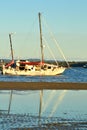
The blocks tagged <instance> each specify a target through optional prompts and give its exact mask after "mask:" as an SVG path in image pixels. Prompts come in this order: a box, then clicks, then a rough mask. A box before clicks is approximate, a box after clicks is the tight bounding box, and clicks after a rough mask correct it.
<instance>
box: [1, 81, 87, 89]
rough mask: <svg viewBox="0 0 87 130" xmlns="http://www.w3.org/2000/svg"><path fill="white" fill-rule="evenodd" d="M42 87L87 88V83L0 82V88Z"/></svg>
mask: <svg viewBox="0 0 87 130" xmlns="http://www.w3.org/2000/svg"><path fill="white" fill-rule="evenodd" d="M43 89H68V90H87V83H66V82H65V83H63V82H60V83H59V82H0V90H43Z"/></svg>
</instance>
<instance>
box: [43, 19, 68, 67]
mask: <svg viewBox="0 0 87 130" xmlns="http://www.w3.org/2000/svg"><path fill="white" fill-rule="evenodd" d="M44 24H45V25H46V27H47V28H48V30H49V32H50V36H51V38H52V39H53V40H54V42H55V43H56V46H57V48H58V50H59V51H60V53H61V55H62V56H63V58H64V60H65V61H66V63H67V66H68V67H70V65H69V63H68V62H67V59H66V57H65V56H64V53H63V51H62V50H61V48H60V46H59V44H58V42H57V40H56V39H55V38H54V35H53V33H52V31H51V30H50V28H49V27H48V24H47V23H46V21H45V20H44Z"/></svg>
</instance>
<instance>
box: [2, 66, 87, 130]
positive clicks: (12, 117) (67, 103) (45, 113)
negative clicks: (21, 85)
mask: <svg viewBox="0 0 87 130" xmlns="http://www.w3.org/2000/svg"><path fill="white" fill-rule="evenodd" d="M0 81H15V82H17V81H20V82H21V81H25V82H33V81H34V82H39V81H46V82H87V69H84V68H71V69H68V70H66V71H65V72H64V73H63V74H62V75H60V76H34V77H32V76H3V75H0ZM10 93H11V91H7V90H4V91H0V110H1V112H0V113H1V117H0V122H3V123H0V130H1V129H2V128H3V130H4V129H5V130H6V129H10V128H11V126H12V128H18V127H21V128H23V127H25V128H27V127H36V126H38V120H39V118H38V116H39V106H40V91H15V90H14V91H13V93H12V101H11V106H10V113H9V115H8V114H7V113H8V108H9V99H10ZM2 110H6V111H2ZM24 119H25V121H24ZM11 121H12V124H11ZM14 122H15V123H14ZM22 122H23V123H22ZM59 122H61V123H66V122H67V125H68V126H69V125H70V126H72V125H73V124H72V123H73V122H74V124H75V123H76V122H77V124H81V125H80V126H78V125H77V126H78V128H79V129H80V128H83V129H86V127H87V90H79V91H77V90H75V91H72V90H44V91H43V99H42V110H41V124H49V125H50V123H56V124H55V125H58V123H59ZM78 122H79V123H78ZM69 123H70V124H69ZM7 124H8V127H6V126H7ZM30 124H31V125H30ZM83 124H84V125H83ZM65 125H66V124H65ZM67 125H66V126H67ZM82 125H83V126H82ZM58 126H60V125H58ZM58 126H56V127H55V129H56V128H57V127H58ZM62 126H63V124H62ZM81 126H82V127H81ZM46 127H48V126H46ZM63 128H65V127H63ZM71 128H72V127H71ZM71 128H69V129H71ZM73 128H74V127H73ZM35 129H36V128H35ZM52 129H53V128H52ZM61 129H62V128H61ZM66 129H67V128H66Z"/></svg>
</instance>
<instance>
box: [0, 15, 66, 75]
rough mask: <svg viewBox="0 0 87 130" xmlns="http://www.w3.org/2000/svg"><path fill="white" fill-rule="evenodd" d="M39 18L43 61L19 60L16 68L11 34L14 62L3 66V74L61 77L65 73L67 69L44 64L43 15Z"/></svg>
mask: <svg viewBox="0 0 87 130" xmlns="http://www.w3.org/2000/svg"><path fill="white" fill-rule="evenodd" d="M38 16H39V29H40V47H41V61H40V62H36V61H35V62H31V61H26V60H17V61H16V64H15V67H14V57H13V48H12V39H11V34H9V38H10V47H11V55H12V60H11V62H10V63H8V64H7V65H3V69H2V73H3V74H4V75H5V74H8V75H25V76H39V75H44V76H45V75H49V76H51V75H59V74H62V73H63V72H64V71H65V69H66V68H65V67H62V66H58V65H54V64H48V63H45V62H44V52H43V42H42V28H41V13H39V14H38Z"/></svg>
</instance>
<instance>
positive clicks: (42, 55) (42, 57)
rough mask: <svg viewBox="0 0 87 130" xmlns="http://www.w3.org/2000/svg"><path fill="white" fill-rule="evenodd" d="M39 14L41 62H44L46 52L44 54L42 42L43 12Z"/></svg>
mask: <svg viewBox="0 0 87 130" xmlns="http://www.w3.org/2000/svg"><path fill="white" fill-rule="evenodd" d="M38 16H39V28H40V47H41V62H42V63H43V60H44V54H43V43H42V28H41V13H39V14H38Z"/></svg>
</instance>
